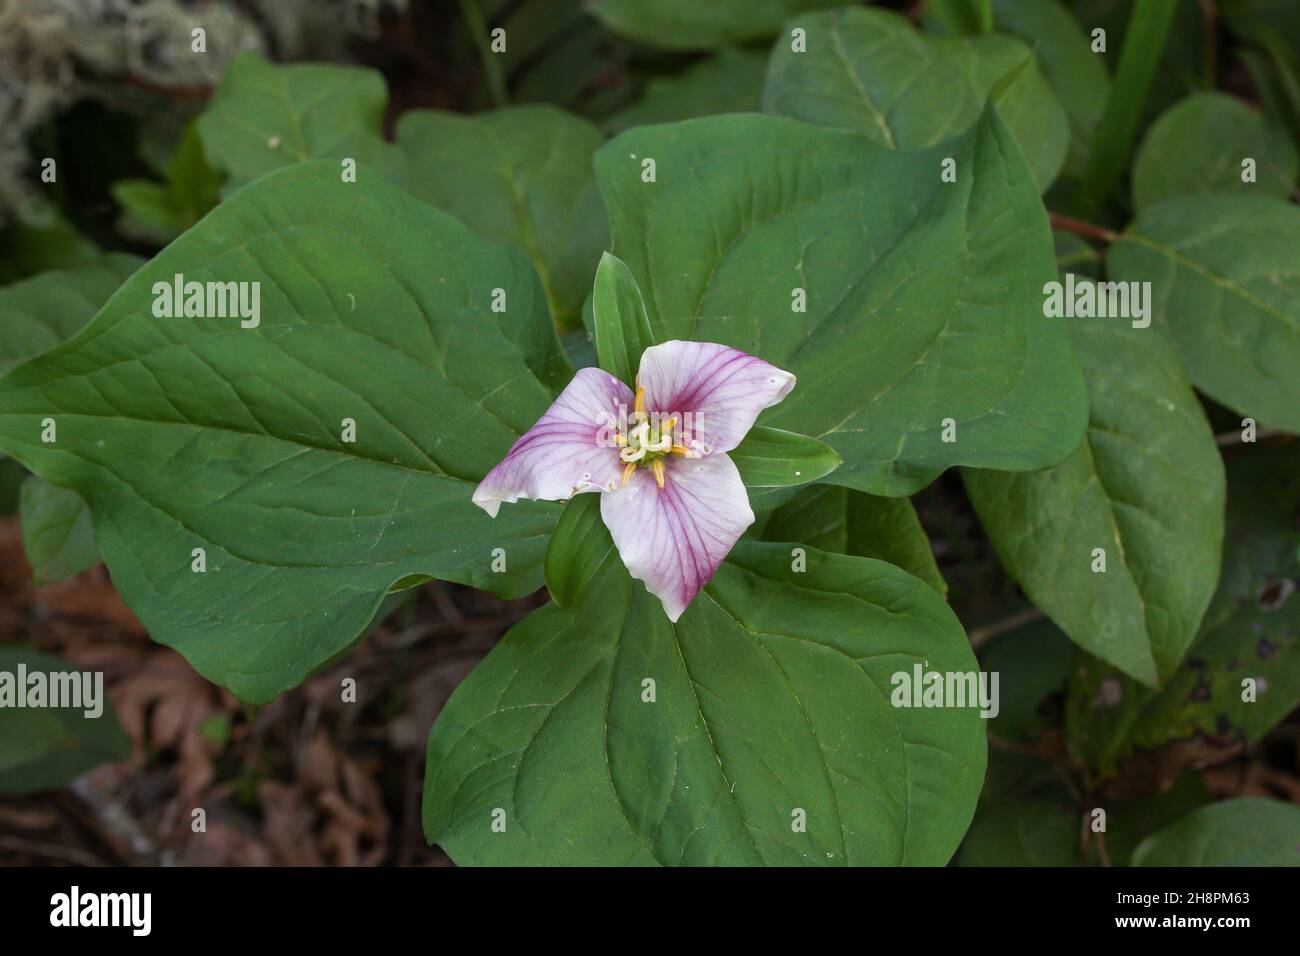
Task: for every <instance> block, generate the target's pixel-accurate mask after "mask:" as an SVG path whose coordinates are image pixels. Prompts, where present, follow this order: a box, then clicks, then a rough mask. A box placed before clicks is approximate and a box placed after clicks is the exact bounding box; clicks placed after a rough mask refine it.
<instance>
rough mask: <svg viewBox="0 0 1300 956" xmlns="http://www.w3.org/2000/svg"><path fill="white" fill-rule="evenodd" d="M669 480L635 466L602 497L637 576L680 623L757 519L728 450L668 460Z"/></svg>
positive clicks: (602, 507)
mask: <svg viewBox="0 0 1300 956" xmlns="http://www.w3.org/2000/svg"><path fill="white" fill-rule="evenodd" d="M663 461H664V462H665V466H666V470H667V474H666V480H665V481H664V486H663V487H662V488H660V487H659V486H658V485H656V484H655V480H654V477H653V475H652V474H651V473H650V469H648V468H638V469H637V470H636V472H635V473H634V474H633V475H632V479H631V481H629V482H628V483H627V486H626V487H623V488H620V489H619V490H618V491H615V492H613V493H611V494H606V495H602V496H601V498H600V516H601V518H602V519H604V521H605V525H606V527H608V528H609V532H610V535H611V536H612V537H613V539H614V545H615V547H617V548H618V553H619V554H620V555H621V556H622V558H623V563H624V564H626V565H627V569H628V571H629V572H630V573H631V575H632V577H634V578H636V579H637V580H639V581H644V582H645V586H646V588H647V589H648V590H649V591H650V593H651V594H653V595H655V597H657V598H659V600H660V601H662V602H663V605H664V612H665V613H666V614H667V615H668V618H669V620H672V621H676V620H677V619H678V618H679V617H681V615H682V612H683V611H684V610H686V605H688V604H690V603H691V600H692V599H693V598H694V597H695V595H696V594H698V593H699V592H700V588H702V587H704V585H706V584H708V583H709V579H711V578H712V577H713V574H714V572H715V571H717V570H718V566H719V565H720V564H722V559H723V558H725V557H726V556H727V553H728V552H729V551H731V549H732V546H733V545H735V543H736V541H737V539H739V538H740V536H741V535H742V534H744V532H745V529H746V528H748V527H749V526H750V525H751V524H753V523H754V512H753V511H752V510H750V507H749V496H748V494H746V492H745V485H744V483H743V482H742V481H741V480H740V472H738V471H737V470H736V466H735V465H734V464H733V463H732V461H731V459H730V458H728V457H727V456H726V455H722V454H719V455H711V456H709V457H708V458H679V457H676V456H669V457H668V458H665V459H663Z"/></svg>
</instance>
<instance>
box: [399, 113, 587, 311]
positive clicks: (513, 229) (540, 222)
mask: <svg viewBox="0 0 1300 956" xmlns="http://www.w3.org/2000/svg"><path fill="white" fill-rule="evenodd" d="M604 142H605V137H604V135H603V134H602V133H601V132H600V130H599V129H597V128H596V127H595V126H593V125H592V124H591V123H588V122H587V121H586V120H583V119H580V118H578V117H576V116H571V115H570V114H568V113H565V112H563V111H562V110H557V109H555V108H554V107H551V106H518V107H512V108H508V109H499V110H493V111H492V112H489V113H479V114H476V115H474V116H461V115H458V114H456V113H444V112H438V111H434V110H416V111H413V112H410V113H406V114H405V115H403V116H402V118H401V120H400V121H399V122H398V124H397V148H396V149H393V150H386V151H384V152H383V153H382V154H381V164H380V168H381V169H382V170H383V171H384V173H385V174H386V175H387V176H389V178H391V179H393V180H394V181H395V182H397V183H398V184H399V185H401V186H403V187H405V188H406V189H407V190H408V191H410V192H411V193H412V194H414V195H416V196H418V197H419V198H421V199H423V200H425V201H426V202H428V203H431V204H432V205H434V206H436V207H437V208H438V209H441V210H443V211H444V212H449V213H451V214H452V215H453V216H455V217H456V218H457V219H459V220H460V221H461V222H463V223H465V225H467V226H469V227H470V228H472V229H474V230H476V231H477V232H479V233H481V234H482V235H485V236H489V237H491V238H493V239H504V240H506V241H507V242H512V243H514V244H515V245H517V246H519V247H520V248H521V249H523V250H524V251H525V252H527V253H528V257H529V258H530V259H532V261H533V265H534V267H535V268H536V269H537V272H538V274H539V275H540V276H541V279H542V286H543V287H544V288H545V289H546V295H547V299H548V301H549V302H550V304H551V311H552V314H553V315H554V316H555V317H556V320H557V321H559V322H560V323H561V324H563V325H566V326H576V325H577V324H578V317H579V313H580V312H581V309H582V301H583V299H584V298H585V297H586V295H587V293H588V292H590V291H591V281H592V276H593V275H594V273H595V270H596V263H597V262H598V261H599V260H600V253H601V250H602V249H604V248H605V245H606V240H607V238H608V236H609V231H608V229H607V228H606V225H605V210H604V209H603V208H602V207H601V203H600V195H599V194H598V193H597V192H596V183H595V180H594V179H593V177H592V173H591V157H592V153H593V152H595V150H596V149H597V148H598V147H599V146H600V145H601V144H603V143H604Z"/></svg>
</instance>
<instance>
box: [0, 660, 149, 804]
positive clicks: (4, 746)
mask: <svg viewBox="0 0 1300 956" xmlns="http://www.w3.org/2000/svg"><path fill="white" fill-rule="evenodd" d="M20 667H22V668H24V669H25V670H24V671H20V670H19V668H20ZM75 672H76V671H75V668H73V667H72V666H71V665H70V664H68V663H67V662H66V661H62V660H59V659H58V658H57V657H50V656H49V655H46V654H37V653H35V652H33V651H28V650H25V649H22V648H18V647H14V646H12V645H10V646H0V674H3V675H4V676H3V678H0V679H2V680H4V681H5V683H6V684H9V685H10V689H11V690H15V689H16V690H17V691H18V692H25V691H26V690H27V689H28V688H30V687H31V686H32V685H31V684H30V683H29V684H28V685H27V687H19V686H18V684H17V681H18V677H19V675H20V674H22V673H25V674H26V675H27V677H28V678H30V677H31V675H33V674H35V673H41V674H44V675H45V678H44V681H45V682H46V683H47V684H48V682H49V681H50V677H51V675H58V674H66V673H75ZM61 683H62V682H61ZM82 686H84V684H83V685H82ZM102 690H103V684H102V675H101V682H100V687H99V691H100V692H101V693H102ZM6 693H8V692H6ZM90 693H92V694H94V693H95V691H94V690H93V689H92V690H90ZM25 699H26V698H25ZM82 703H83V704H84V705H85V706H82V707H48V706H44V707H39V708H31V707H23V708H18V707H15V706H14V702H13V701H7V702H6V704H5V706H2V707H0V793H32V792H35V791H39V790H52V789H54V788H55V787H61V786H63V784H65V783H67V782H68V781H69V780H72V779H73V778H75V777H78V776H80V775H81V774H83V773H85V772H86V771H87V770H90V769H92V768H93V767H96V766H98V765H99V764H101V763H105V762H106V761H111V760H124V759H126V757H127V755H128V754H129V753H130V751H131V746H130V742H129V741H128V740H127V738H126V734H125V733H123V732H122V726H121V724H119V723H118V722H117V716H116V715H115V714H114V713H113V708H112V706H111V705H110V704H109V702H108V700H107V699H106V697H104V696H101V697H100V699H99V700H98V706H101V707H102V708H103V710H102V712H101V713H100V714H99V716H97V717H91V716H87V711H92V712H93V710H94V709H95V708H94V707H92V706H90V703H91V702H90V701H88V700H85V699H84V698H83V700H82Z"/></svg>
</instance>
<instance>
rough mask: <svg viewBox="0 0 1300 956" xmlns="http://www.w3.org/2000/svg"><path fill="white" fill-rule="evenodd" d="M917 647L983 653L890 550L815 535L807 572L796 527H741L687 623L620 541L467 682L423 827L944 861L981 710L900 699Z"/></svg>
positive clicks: (473, 844) (527, 837) (942, 659)
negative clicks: (627, 559)
mask: <svg viewBox="0 0 1300 956" xmlns="http://www.w3.org/2000/svg"><path fill="white" fill-rule="evenodd" d="M913 666H917V667H920V666H924V668H925V670H926V671H927V672H933V671H939V672H974V671H975V669H976V665H975V660H974V657H973V656H972V654H971V652H970V646H969V644H968V643H967V641H966V639H965V635H964V634H963V632H962V629H961V626H960V624H958V622H957V620H956V618H955V617H954V616H953V614H952V612H951V611H950V610H949V609H948V607H947V605H946V604H944V602H943V600H942V599H941V598H940V597H939V596H938V595H937V594H935V593H934V591H933V590H931V589H930V588H929V587H927V586H926V585H925V584H923V583H922V582H921V581H919V580H918V579H916V578H914V577H912V576H911V575H908V574H906V573H904V572H902V571H900V570H898V569H897V568H895V567H892V566H890V565H887V564H884V563H883V562H879V561H871V560H867V559H863V558H853V557H846V556H843V555H832V554H825V553H822V552H819V551H815V550H814V551H810V552H808V565H807V570H806V571H805V572H803V573H796V572H794V571H792V570H791V562H790V552H789V546H788V545H781V544H754V543H742V544H741V545H740V546H739V547H738V548H737V549H736V550H735V551H734V552H733V553H732V555H731V557H730V558H729V559H728V562H727V563H725V564H724V565H723V567H722V568H721V570H720V571H719V572H718V575H717V577H715V578H714V580H713V582H712V583H711V584H709V585H708V586H707V587H706V589H705V590H704V591H703V592H702V593H701V594H700V596H699V597H697V598H696V600H695V602H694V603H693V604H692V605H691V606H690V607H689V608H688V609H687V610H686V613H685V614H684V615H683V616H682V618H681V620H679V621H678V622H677V624H676V625H673V624H671V623H670V622H669V621H668V620H667V619H666V618H665V617H664V615H663V614H662V613H661V611H660V609H659V607H658V602H657V600H656V599H654V598H652V597H650V596H649V595H648V594H647V593H646V592H645V591H644V589H643V588H642V587H641V585H639V584H634V583H633V582H632V580H631V578H629V577H628V575H627V573H626V572H625V571H624V570H623V567H622V564H621V562H619V561H618V559H617V557H616V556H610V558H609V559H608V560H607V561H606V562H605V564H604V566H603V568H602V569H601V570H600V572H599V573H598V574H597V576H596V577H595V578H594V579H593V581H592V583H591V585H590V588H589V590H588V591H587V592H586V594H585V596H584V600H583V601H582V602H581V603H580V604H579V605H578V606H577V607H575V608H573V609H570V610H561V609H560V608H558V607H554V606H550V607H546V608H543V609H542V610H540V611H537V612H535V613H534V614H533V615H532V616H531V617H529V618H528V619H527V620H525V621H524V622H523V623H522V624H520V625H517V626H516V627H515V628H514V629H512V630H511V631H510V632H509V633H508V634H507V635H506V636H505V638H504V639H503V640H502V642H501V644H500V645H498V646H497V647H496V648H495V649H494V650H493V651H492V653H491V654H489V655H488V657H487V659H486V660H485V661H484V662H483V663H482V664H480V665H479V667H478V668H477V669H476V670H475V671H474V672H473V673H472V674H471V675H470V677H469V678H468V679H467V680H466V681H465V683H463V684H462V685H461V686H460V687H459V688H458V689H457V691H456V693H455V694H454V695H453V696H452V699H451V701H450V702H449V703H448V704H447V707H446V708H445V709H444V710H443V712H442V714H441V716H440V717H439V719H438V722H437V723H436V724H435V725H434V728H433V732H432V734H431V735H430V737H429V757H428V764H427V773H426V780H425V791H424V825H425V833H426V835H427V836H428V838H429V840H430V841H431V842H437V843H439V844H440V845H442V847H443V848H444V849H446V850H447V852H448V853H449V854H450V855H451V857H452V858H453V859H454V860H455V861H456V862H458V863H461V864H468V863H510V864H512V865H520V864H543V863H549V864H656V863H658V864H666V865H672V864H688V865H689V864H757V863H770V864H772V863H774V864H820V865H828V864H829V865H845V864H849V865H863V864H898V863H904V864H929V865H940V864H943V863H945V862H946V861H947V859H948V858H949V856H951V854H952V852H953V850H954V848H955V847H956V845H957V842H958V840H960V838H961V834H962V833H963V832H964V831H965V829H966V826H967V824H968V823H969V822H970V817H971V813H972V811H973V809H974V805H975V799H976V796H977V794H978V791H979V786H980V783H981V781H982V780H983V776H984V758H985V748H984V728H983V722H982V721H981V719H980V718H979V716H978V710H977V709H972V708H969V707H963V708H957V707H947V708H943V707H936V708H901V707H894V706H892V704H891V702H890V698H891V695H892V694H893V684H892V676H893V675H894V674H895V673H896V672H906V673H908V674H911V673H912V668H913ZM647 680H650V681H652V682H653V685H649V684H647V683H646V681H647ZM650 690H653V695H652V696H653V701H650V700H649V699H648V698H649V697H650V696H651V694H650ZM800 810H802V811H804V815H806V832H802V831H800V830H799V829H798V827H797V826H796V824H797V823H798V822H799V817H800V816H801V815H800V814H799V813H798V812H797V811H800ZM497 811H500V812H497ZM494 815H495V817H496V819H498V820H502V821H504V824H505V829H504V831H503V832H498V830H499V827H498V830H494V828H493V822H494Z"/></svg>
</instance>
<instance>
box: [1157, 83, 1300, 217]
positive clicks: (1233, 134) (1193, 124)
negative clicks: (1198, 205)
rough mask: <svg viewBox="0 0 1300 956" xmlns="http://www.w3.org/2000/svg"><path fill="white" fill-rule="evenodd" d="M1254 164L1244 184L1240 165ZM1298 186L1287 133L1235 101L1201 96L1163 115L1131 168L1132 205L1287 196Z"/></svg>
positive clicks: (1243, 104) (1292, 148)
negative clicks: (1223, 196) (1219, 196)
mask: <svg viewBox="0 0 1300 956" xmlns="http://www.w3.org/2000/svg"><path fill="white" fill-rule="evenodd" d="M1246 158H1250V159H1253V160H1254V161H1255V165H1256V169H1255V175H1256V177H1257V178H1256V181H1255V182H1250V183H1244V182H1242V180H1241V177H1242V166H1241V164H1242V161H1243V160H1244V159H1246ZM1295 181H1296V150H1295V146H1294V145H1292V143H1291V140H1290V138H1289V137H1288V136H1287V133H1286V130H1284V129H1282V128H1281V127H1278V126H1274V125H1273V124H1272V123H1270V122H1268V121H1267V120H1265V119H1264V117H1263V116H1261V115H1260V114H1259V113H1258V112H1257V111H1256V110H1254V109H1252V108H1251V107H1249V106H1247V105H1246V104H1245V103H1243V102H1242V101H1241V100H1239V99H1237V98H1236V97H1232V96H1226V95H1224V94H1222V93H1197V94H1194V95H1192V96H1189V97H1187V99H1185V100H1182V101H1181V102H1179V103H1178V104H1176V105H1175V106H1172V107H1170V108H1169V109H1168V110H1167V111H1166V112H1164V113H1163V114H1161V116H1160V119H1158V120H1157V121H1156V123H1155V125H1154V126H1152V127H1151V129H1150V130H1149V131H1148V132H1147V134H1146V138H1145V139H1143V140H1142V146H1141V147H1140V148H1139V149H1138V154H1137V159H1136V160H1135V161H1134V163H1133V205H1134V206H1135V207H1136V208H1137V209H1138V210H1142V209H1145V208H1147V207H1148V206H1152V205H1155V204H1156V203H1158V202H1160V201H1161V200H1162V199H1170V198H1172V197H1176V196H1195V195H1199V194H1201V193H1214V192H1237V193H1264V194H1266V195H1276V196H1282V197H1285V196H1287V195H1288V194H1289V193H1290V192H1291V189H1292V188H1293V187H1294V185H1295Z"/></svg>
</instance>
